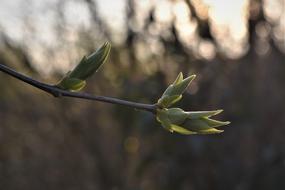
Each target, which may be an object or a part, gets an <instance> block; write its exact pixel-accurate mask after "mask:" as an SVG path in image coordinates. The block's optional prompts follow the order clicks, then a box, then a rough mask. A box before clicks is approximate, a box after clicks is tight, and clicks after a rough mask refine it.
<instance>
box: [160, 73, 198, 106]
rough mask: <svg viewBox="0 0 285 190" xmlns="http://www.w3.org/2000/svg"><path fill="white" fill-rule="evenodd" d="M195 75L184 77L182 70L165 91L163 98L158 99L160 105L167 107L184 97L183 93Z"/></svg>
mask: <svg viewBox="0 0 285 190" xmlns="http://www.w3.org/2000/svg"><path fill="white" fill-rule="evenodd" d="M195 77H196V75H191V76H189V77H187V78H185V79H183V74H182V73H181V72H180V73H179V74H178V76H177V78H176V79H175V81H174V82H173V83H172V84H171V85H169V86H168V88H167V89H166V90H165V91H164V93H163V94H162V96H161V98H160V99H159V100H158V105H159V106H160V107H162V108H167V107H169V106H171V105H172V104H174V103H176V102H177V101H179V100H180V99H181V98H182V94H183V93H184V92H185V90H186V89H187V87H188V86H189V85H190V83H191V81H192V80H193V79H194V78H195Z"/></svg>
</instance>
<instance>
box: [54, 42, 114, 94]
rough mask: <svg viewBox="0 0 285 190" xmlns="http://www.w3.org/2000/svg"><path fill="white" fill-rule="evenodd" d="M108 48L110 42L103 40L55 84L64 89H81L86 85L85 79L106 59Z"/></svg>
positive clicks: (109, 47)
mask: <svg viewBox="0 0 285 190" xmlns="http://www.w3.org/2000/svg"><path fill="white" fill-rule="evenodd" d="M110 50H111V45H110V43H109V42H105V43H104V44H103V45H102V46H101V47H100V48H99V49H98V50H97V51H95V52H94V53H92V54H91V55H89V56H88V57H86V56H84V57H83V58H82V59H81V61H80V62H79V64H78V65H77V66H76V67H75V68H74V69H73V70H72V71H70V72H68V73H67V74H66V75H65V76H64V77H63V78H62V79H61V80H60V82H59V83H58V84H57V85H56V86H57V87H59V88H61V89H64V90H71V91H79V90H81V89H82V88H83V87H84V86H85V85H86V82H85V80H86V79H87V78H88V77H90V76H91V75H92V74H94V73H95V72H96V71H97V70H98V69H99V67H100V66H101V65H103V64H104V62H105V61H106V60H107V57H108V55H109V53H110Z"/></svg>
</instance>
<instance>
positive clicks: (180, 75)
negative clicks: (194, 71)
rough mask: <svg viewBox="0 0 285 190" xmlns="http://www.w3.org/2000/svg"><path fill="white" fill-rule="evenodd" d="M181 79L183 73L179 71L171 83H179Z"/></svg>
mask: <svg viewBox="0 0 285 190" xmlns="http://www.w3.org/2000/svg"><path fill="white" fill-rule="evenodd" d="M182 80H183V74H182V72H180V73H179V74H178V76H177V77H176V79H175V81H174V82H173V85H176V84H178V83H180V82H181V81H182Z"/></svg>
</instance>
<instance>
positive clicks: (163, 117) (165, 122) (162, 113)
mask: <svg viewBox="0 0 285 190" xmlns="http://www.w3.org/2000/svg"><path fill="white" fill-rule="evenodd" d="M156 120H157V121H158V122H160V123H161V125H162V127H163V128H164V129H166V130H167V131H169V132H173V130H172V129H171V122H170V120H169V118H168V116H167V113H166V110H165V109H158V110H157V114H156Z"/></svg>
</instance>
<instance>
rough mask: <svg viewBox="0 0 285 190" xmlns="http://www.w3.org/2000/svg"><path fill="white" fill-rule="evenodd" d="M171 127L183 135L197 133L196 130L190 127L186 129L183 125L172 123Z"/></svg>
mask: <svg viewBox="0 0 285 190" xmlns="http://www.w3.org/2000/svg"><path fill="white" fill-rule="evenodd" d="M171 129H172V130H173V131H175V132H177V133H179V134H182V135H194V134H197V132H194V131H190V130H188V129H185V128H183V127H180V126H178V125H174V124H172V125H171Z"/></svg>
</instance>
